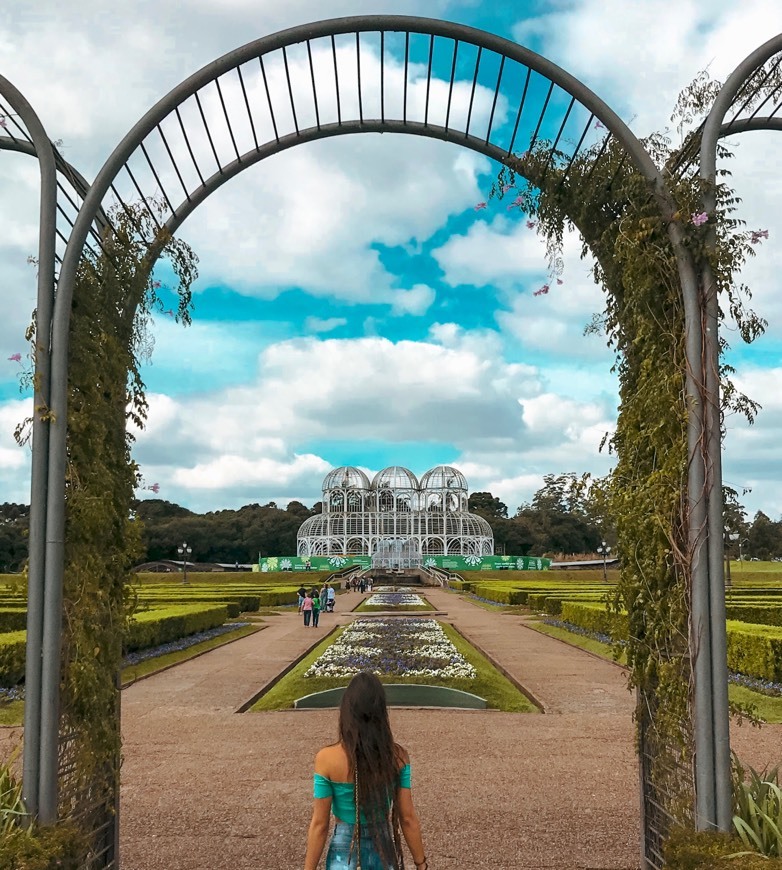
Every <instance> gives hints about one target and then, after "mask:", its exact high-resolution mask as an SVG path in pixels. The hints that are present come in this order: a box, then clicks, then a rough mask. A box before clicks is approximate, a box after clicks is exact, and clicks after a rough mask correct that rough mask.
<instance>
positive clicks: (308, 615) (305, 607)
mask: <svg viewBox="0 0 782 870" xmlns="http://www.w3.org/2000/svg"><path fill="white" fill-rule="evenodd" d="M301 612H302V613H303V614H304V625H305V627H306V626H308V625H309V624H310V619H312V596H311V595H310V593H309V592H305V593H304V600H303V601H302V603H301Z"/></svg>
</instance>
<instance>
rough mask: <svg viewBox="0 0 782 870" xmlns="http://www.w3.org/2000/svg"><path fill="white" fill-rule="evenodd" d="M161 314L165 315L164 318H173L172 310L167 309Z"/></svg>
mask: <svg viewBox="0 0 782 870" xmlns="http://www.w3.org/2000/svg"><path fill="white" fill-rule="evenodd" d="M163 314H165V315H166V317H173V316H174V309H173V308H169V309H168V310H167V311H164V312H163Z"/></svg>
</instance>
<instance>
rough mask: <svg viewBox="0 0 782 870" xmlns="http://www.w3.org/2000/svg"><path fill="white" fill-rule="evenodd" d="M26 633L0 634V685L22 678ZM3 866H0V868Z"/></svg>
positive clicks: (18, 680)
mask: <svg viewBox="0 0 782 870" xmlns="http://www.w3.org/2000/svg"><path fill="white" fill-rule="evenodd" d="M26 642H27V632H26V631H9V632H6V633H5V634H0V685H1V686H15V685H16V684H17V683H19V682H21V680H22V679H23V678H24V659H25V655H24V651H25V645H26ZM2 866H3V865H2V864H0V867H2Z"/></svg>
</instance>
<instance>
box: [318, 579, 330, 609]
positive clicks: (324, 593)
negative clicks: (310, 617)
mask: <svg viewBox="0 0 782 870" xmlns="http://www.w3.org/2000/svg"><path fill="white" fill-rule="evenodd" d="M328 606H329V590H328V589H327V588H326V584H325V583H324V584H323V586H322V587H321V590H320V612H321V613H323V611H324V610H328Z"/></svg>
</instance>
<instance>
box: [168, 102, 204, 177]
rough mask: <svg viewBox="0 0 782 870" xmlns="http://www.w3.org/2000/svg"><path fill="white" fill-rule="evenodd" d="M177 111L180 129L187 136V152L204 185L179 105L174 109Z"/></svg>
mask: <svg viewBox="0 0 782 870" xmlns="http://www.w3.org/2000/svg"><path fill="white" fill-rule="evenodd" d="M174 112H175V113H176V117H177V121H179V129H180V130H181V131H182V135H183V136H184V137H185V145H186V146H187V153H188V154H189V155H190V159H191V160H192V161H193V166H194V167H195V171H196V175H197V176H198V178H199V180H200V181H201V187H203V186H204V176H203V175H201V170H200V169H199V167H198V161H197V160H196V159H195V154H193V149H192V148H191V147H190V138H189V136H188V135H187V131H186V130H185V123H184V121H183V120H182V115H181V114H180V112H179V106H177V107H176V109H174Z"/></svg>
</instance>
